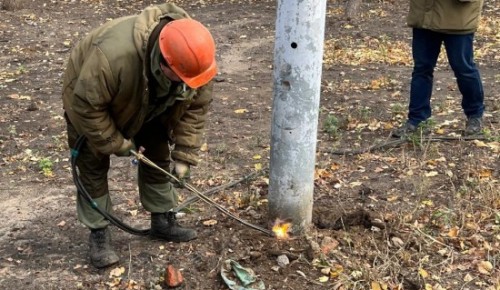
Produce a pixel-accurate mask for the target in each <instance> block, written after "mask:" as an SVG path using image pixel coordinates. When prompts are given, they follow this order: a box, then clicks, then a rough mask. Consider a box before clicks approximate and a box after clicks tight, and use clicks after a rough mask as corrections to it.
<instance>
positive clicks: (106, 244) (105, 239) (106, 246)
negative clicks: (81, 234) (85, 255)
mask: <svg viewBox="0 0 500 290" xmlns="http://www.w3.org/2000/svg"><path fill="white" fill-rule="evenodd" d="M110 243H111V233H110V232H109V230H108V228H103V229H95V230H91V231H90V236H89V245H90V262H91V263H92V265H93V266H94V267H96V268H104V267H109V266H111V265H113V264H116V263H118V261H119V260H120V259H119V258H118V256H117V255H116V253H115V251H113V249H112V248H111V245H110Z"/></svg>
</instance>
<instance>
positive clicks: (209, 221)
mask: <svg viewBox="0 0 500 290" xmlns="http://www.w3.org/2000/svg"><path fill="white" fill-rule="evenodd" d="M216 224H217V221H216V220H206V221H204V222H203V225H204V226H207V227H211V226H215V225H216Z"/></svg>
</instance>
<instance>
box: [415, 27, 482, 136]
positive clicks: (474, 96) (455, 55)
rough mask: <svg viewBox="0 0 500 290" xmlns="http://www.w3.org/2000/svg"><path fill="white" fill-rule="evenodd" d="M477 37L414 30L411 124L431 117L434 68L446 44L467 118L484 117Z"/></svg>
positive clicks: (472, 34) (416, 123)
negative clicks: (476, 61) (477, 61)
mask: <svg viewBox="0 0 500 290" xmlns="http://www.w3.org/2000/svg"><path fill="white" fill-rule="evenodd" d="M473 40H474V33H470V34H446V33H440V32H435V31H431V30H428V29H420V28H413V42H412V53H413V61H414V67H413V73H412V79H411V88H410V105H409V113H408V122H409V123H410V124H412V125H415V126H417V125H418V124H419V123H420V122H422V121H425V120H427V119H428V118H429V117H430V116H431V95H432V84H433V76H434V68H435V67H436V62H437V59H438V56H439V52H440V51H441V44H442V43H444V47H445V49H446V54H447V55H448V63H449V64H450V66H451V68H452V69H453V72H454V73H455V77H456V78H457V84H458V89H459V90H460V93H461V94H462V109H463V111H464V113H465V115H466V116H467V118H480V117H482V116H483V113H484V93H483V84H482V83H481V76H480V75H479V71H478V69H477V67H476V64H475V63H474V53H473V45H472V42H473Z"/></svg>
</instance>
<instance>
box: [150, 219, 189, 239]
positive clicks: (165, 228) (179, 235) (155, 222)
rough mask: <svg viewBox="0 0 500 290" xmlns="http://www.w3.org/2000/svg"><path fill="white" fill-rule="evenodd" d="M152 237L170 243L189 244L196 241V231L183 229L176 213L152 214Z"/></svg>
mask: <svg viewBox="0 0 500 290" xmlns="http://www.w3.org/2000/svg"><path fill="white" fill-rule="evenodd" d="M151 236H152V237H155V238H160V239H162V240H166V241H170V242H177V243H180V242H187V241H190V240H192V239H196V237H197V236H198V234H196V231H195V230H192V229H188V228H183V227H181V226H180V225H179V224H178V223H177V220H176V218H175V213H174V212H166V213H152V214H151Z"/></svg>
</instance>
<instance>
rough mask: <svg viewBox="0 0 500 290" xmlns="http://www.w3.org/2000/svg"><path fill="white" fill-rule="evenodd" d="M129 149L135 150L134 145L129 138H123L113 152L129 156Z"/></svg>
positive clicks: (117, 154)
mask: <svg viewBox="0 0 500 290" xmlns="http://www.w3.org/2000/svg"><path fill="white" fill-rule="evenodd" d="M130 150H135V145H134V143H133V142H132V141H130V140H129V139H124V140H123V143H122V146H121V147H120V149H118V150H117V151H116V152H115V155H116V156H130Z"/></svg>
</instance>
